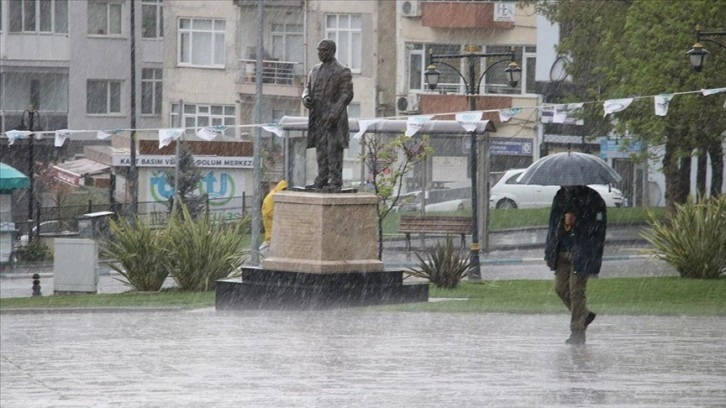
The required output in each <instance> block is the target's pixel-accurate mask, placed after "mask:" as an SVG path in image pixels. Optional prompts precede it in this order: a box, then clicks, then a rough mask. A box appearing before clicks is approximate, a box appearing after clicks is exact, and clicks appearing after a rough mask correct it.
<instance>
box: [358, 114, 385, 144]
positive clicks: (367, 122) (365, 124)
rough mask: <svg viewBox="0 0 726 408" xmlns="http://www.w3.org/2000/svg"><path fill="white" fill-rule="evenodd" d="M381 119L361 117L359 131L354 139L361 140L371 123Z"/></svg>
mask: <svg viewBox="0 0 726 408" xmlns="http://www.w3.org/2000/svg"><path fill="white" fill-rule="evenodd" d="M380 121H381V120H380V119H361V120H359V121H358V132H357V133H356V134H354V135H353V139H355V140H360V138H361V137H363V135H364V134H365V133H366V131H367V130H368V128H369V127H370V126H371V125H375V124H376V123H378V122H380Z"/></svg>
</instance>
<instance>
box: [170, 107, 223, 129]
mask: <svg viewBox="0 0 726 408" xmlns="http://www.w3.org/2000/svg"><path fill="white" fill-rule="evenodd" d="M183 109H184V110H183V114H182V118H183V119H184V121H183V122H182V124H181V127H183V128H186V129H187V132H193V133H194V134H195V133H196V131H197V129H199V128H203V127H210V126H217V125H224V126H226V127H227V128H226V129H225V131H224V134H225V136H234V132H235V127H236V124H237V109H236V107H235V106H234V105H223V104H204V103H202V104H194V103H185V104H184V106H183ZM215 110H216V111H220V110H221V113H219V112H217V113H214V111H215ZM170 119H171V123H172V124H173V126H177V124H178V123H179V104H178V103H173V104H172V105H171V117H170Z"/></svg>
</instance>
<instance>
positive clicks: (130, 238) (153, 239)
mask: <svg viewBox="0 0 726 408" xmlns="http://www.w3.org/2000/svg"><path fill="white" fill-rule="evenodd" d="M109 227H110V229H111V233H112V234H111V237H109V238H106V239H104V240H102V241H101V242H100V246H101V254H102V257H104V258H106V259H111V261H109V262H107V264H108V266H109V268H111V269H113V270H114V271H116V272H118V273H119V274H120V275H121V276H122V277H123V279H118V280H119V281H121V282H123V283H124V284H125V285H127V286H131V287H132V288H134V289H136V290H138V291H158V290H159V289H161V286H162V285H163V284H164V280H166V278H167V276H168V275H169V273H168V270H167V265H166V258H167V256H168V255H167V253H166V245H165V244H164V240H165V237H164V234H163V231H154V230H152V229H151V227H150V226H149V224H148V223H146V222H144V221H143V220H142V219H140V218H137V219H135V220H134V222H133V223H131V222H129V221H128V220H127V219H125V218H123V219H121V220H120V221H118V222H116V221H114V220H113V219H110V220H109Z"/></svg>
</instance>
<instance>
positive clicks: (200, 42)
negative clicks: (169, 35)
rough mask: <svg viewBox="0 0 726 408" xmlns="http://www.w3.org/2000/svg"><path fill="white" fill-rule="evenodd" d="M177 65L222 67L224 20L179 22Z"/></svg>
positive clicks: (184, 19)
mask: <svg viewBox="0 0 726 408" xmlns="http://www.w3.org/2000/svg"><path fill="white" fill-rule="evenodd" d="M178 44H179V49H178V53H177V56H178V63H179V65H198V66H211V67H220V68H223V67H224V63H225V55H224V54H225V53H224V45H225V44H224V20H205V19H193V18H182V19H180V20H179V41H178Z"/></svg>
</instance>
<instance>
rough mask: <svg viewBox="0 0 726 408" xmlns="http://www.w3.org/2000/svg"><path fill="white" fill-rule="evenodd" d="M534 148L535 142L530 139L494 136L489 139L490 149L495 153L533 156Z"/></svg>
mask: <svg viewBox="0 0 726 408" xmlns="http://www.w3.org/2000/svg"><path fill="white" fill-rule="evenodd" d="M532 148H533V142H532V140H530V139H512V138H505V137H497V138H494V137H493V138H491V140H490V141H489V151H490V152H491V154H493V155H494V154H495V155H503V156H532Z"/></svg>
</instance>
